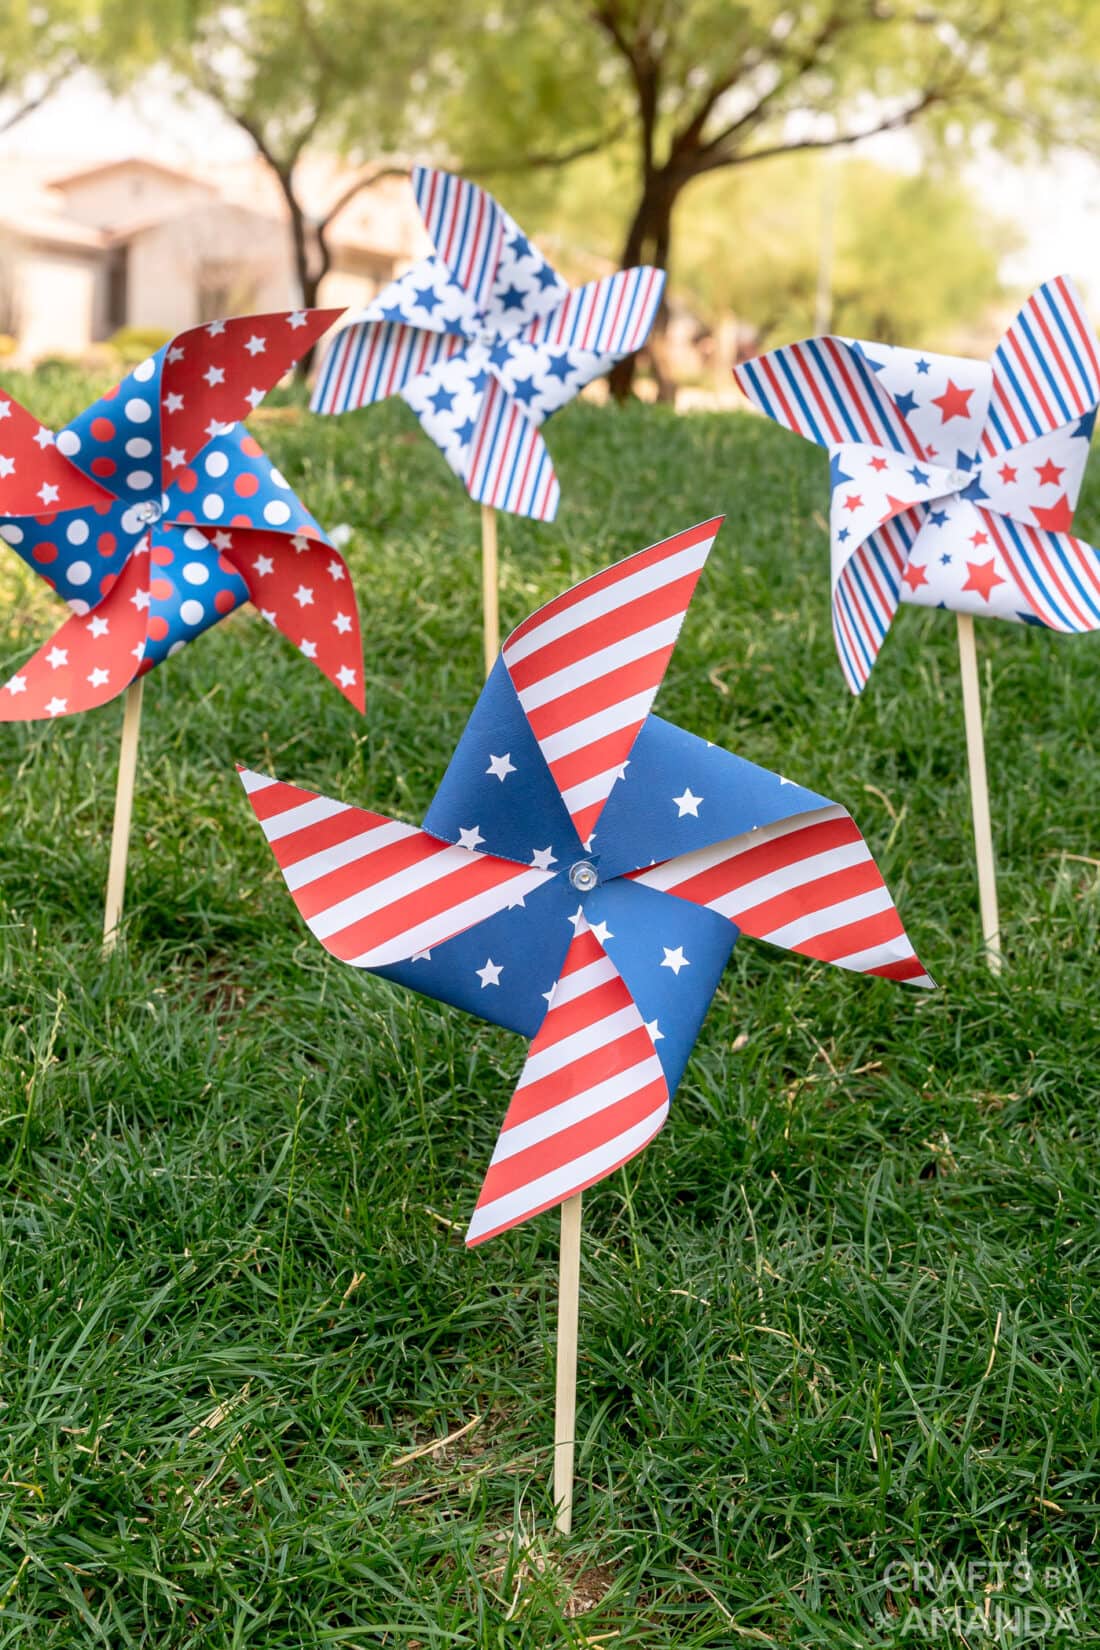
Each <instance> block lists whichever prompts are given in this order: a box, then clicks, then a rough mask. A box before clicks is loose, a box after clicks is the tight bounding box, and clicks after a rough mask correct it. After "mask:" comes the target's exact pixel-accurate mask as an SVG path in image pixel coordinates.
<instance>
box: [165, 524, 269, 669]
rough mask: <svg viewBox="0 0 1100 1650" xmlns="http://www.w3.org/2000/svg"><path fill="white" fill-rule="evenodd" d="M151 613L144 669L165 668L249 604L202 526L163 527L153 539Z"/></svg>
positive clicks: (243, 589)
mask: <svg viewBox="0 0 1100 1650" xmlns="http://www.w3.org/2000/svg"><path fill="white" fill-rule="evenodd" d="M149 559H150V563H151V568H150V578H149V596H150V602H149V612H148V616H147V623H146V640H145V654H144V657H143V660H142V670H143V671H146V670H152V668H153V666H154V665H159V664H163V662H164V660H165V659H167V658H168V656H169V654H172V653H177V652H178V651H179V649H180V648H181V647H183V646H185V645H186V643H188V642H193V641H194V640H195V639H196V637H198V636H201V635H202V634H203V632H204V631H206V630H209V629H210V628H211V627H212V626H213V625H216V624H217V623H218V621H219V620H220V619H224V618H226V617H227V616H228V614H230V613H232V612H233V610H234V609H235V608H238V607H240V605H241V603H242V602H243V601H245V600H246V599H247V596H248V591H247V588H246V586H245V584H244V581H243V580H242V579H241V578H240V576H239V574H238V573H237V570H236V568H235V567H234V566H233V564H232V562H230V561H228V560H227V559H226V558H225V557H224V556H223V555H220V554H219V552H218V549H217V546H216V545H215V544H214V543H212V542H211V539H210V537H209V536H208V535H207V534H205V533H201V532H200V531H199V529H198V528H197V527H186V528H182V527H173V526H170V525H169V524H168V523H167V522H163V521H161V522H158V523H157V525H156V526H155V527H154V528H152V529H151V531H150V534H149Z"/></svg>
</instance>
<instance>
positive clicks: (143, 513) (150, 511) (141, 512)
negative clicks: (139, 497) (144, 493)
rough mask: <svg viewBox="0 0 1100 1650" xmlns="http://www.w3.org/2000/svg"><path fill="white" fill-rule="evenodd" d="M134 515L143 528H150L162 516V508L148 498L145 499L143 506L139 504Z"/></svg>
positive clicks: (153, 499) (161, 505) (152, 499)
mask: <svg viewBox="0 0 1100 1650" xmlns="http://www.w3.org/2000/svg"><path fill="white" fill-rule="evenodd" d="M134 513H135V515H136V516H137V519H138V520H139V521H140V522H141V523H142V525H143V526H145V527H152V526H154V525H155V523H156V522H158V521H159V520H160V518H161V516H163V514H164V506H163V504H159V503H158V502H157V500H156V499H155V498H150V499H146V501H145V503H144V504H139V505H138V506H137V507H136V509H135V512H134Z"/></svg>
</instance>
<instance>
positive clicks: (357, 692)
mask: <svg viewBox="0 0 1100 1650" xmlns="http://www.w3.org/2000/svg"><path fill="white" fill-rule="evenodd" d="M222 541H224V543H223V542H222ZM216 542H217V543H218V544H219V545H220V546H221V554H222V558H223V559H224V560H225V561H226V562H227V563H229V564H230V565H231V566H232V567H233V569H234V570H235V571H236V573H238V574H239V576H240V578H241V579H242V580H243V581H244V584H245V586H246V587H247V590H248V595H249V597H250V598H251V600H252V602H253V604H254V605H255V606H256V607H258V608H259V610H260V612H261V614H262V615H263V617H264V618H265V619H266V620H267V622H268V623H269V624H272V625H274V626H275V628H276V629H277V630H281V631H282V633H283V635H284V636H286V637H288V638H289V639H290V641H292V642H293V643H294V646H295V647H296V648H297V649H298V651H299V653H302V654H304V655H305V657H306V658H307V659H311V660H312V661H313V663H314V664H315V665H316V666H317V668H318V670H319V671H321V673H322V674H323V675H325V676H327V677H328V679H329V681H330V682H333V683H335V685H336V686H337V687H338V688H339V689H340V692H341V693H342V694H343V695H344V697H345V698H346V699H349V700H350V701H351V703H352V704H353V705H354V706H355V708H356V710H359V711H362V710H363V709H364V706H365V699H364V687H363V643H362V639H361V637H360V633H359V607H358V603H357V602H356V599H355V587H354V586H353V584H352V582H351V575H350V574H349V572H348V568H347V563H346V562H345V561H344V558H343V556H341V554H340V552H339V551H338V550H335V549H333V548H332V546H331V545H329V544H325V543H319V542H318V541H316V540H309V539H306V538H297V537H296V538H290V539H288V538H286V537H284V536H283V535H282V534H281V533H274V532H255V531H253V530H251V529H248V528H243V529H241V528H234V529H233V531H232V532H229V533H219V534H218V535H217V538H216Z"/></svg>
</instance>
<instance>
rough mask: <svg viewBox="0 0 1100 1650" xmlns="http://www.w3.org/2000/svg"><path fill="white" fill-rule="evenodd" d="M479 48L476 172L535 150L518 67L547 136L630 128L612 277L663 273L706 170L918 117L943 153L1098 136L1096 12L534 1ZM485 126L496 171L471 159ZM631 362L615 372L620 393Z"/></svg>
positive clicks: (1016, 3) (961, 2) (845, 1)
mask: <svg viewBox="0 0 1100 1650" xmlns="http://www.w3.org/2000/svg"><path fill="white" fill-rule="evenodd" d="M484 46H485V49H482V50H479V53H478V57H477V62H476V63H475V64H474V65H472V74H471V77H470V83H469V86H468V88H467V90H466V94H465V95H466V96H467V97H468V98H470V99H472V107H473V108H474V109H477V110H480V111H481V115H482V130H481V134H480V141H481V145H482V155H483V159H482V165H483V167H484V169H485V170H486V172H487V173H490V172H492V170H493V169H494V166H495V165H499V166H502V167H505V168H507V167H514V166H516V165H517V164H518V157H520V156H521V155H522V154H523V152H524V151H525V150H526V149H530V147H531V144H530V138H529V131H530V128H529V127H528V128H527V130H524V121H525V118H526V117H528V116H529V112H530V104H531V98H530V96H521V98H520V99H519V103H518V107H517V106H516V104H515V103H514V102H513V101H512V99H511V98H510V96H509V88H510V87H514V86H515V84H516V82H517V79H519V78H520V76H521V74H522V73H523V72H524V71H526V73H527V74H528V75H529V76H530V77H531V79H532V82H533V83H534V84H535V85H536V86H537V87H538V99H539V104H540V106H541V108H542V110H543V111H544V112H545V114H546V116H547V119H548V120H550V119H551V118H552V121H553V124H554V125H555V126H557V127H559V128H560V127H561V126H562V125H563V124H571V126H572V127H573V129H576V128H578V127H581V128H587V129H593V130H596V129H601V130H602V132H603V134H604V140H605V141H610V140H611V138H612V136H613V134H615V133H617V132H619V131H621V130H622V129H623V127H624V123H625V125H626V126H627V127H628V129H629V130H630V132H631V134H632V139H633V145H634V181H633V188H632V196H631V200H630V204H629V207H628V212H627V218H626V228H625V234H624V236H623V240H622V243H621V248H620V262H621V264H622V265H623V266H624V267H625V266H626V265H629V264H634V263H638V262H641V261H649V262H651V263H655V264H657V265H658V266H659V267H661V268H667V267H668V265H669V262H670V257H671V253H672V233H673V223H674V214H675V211H676V208H677V206H678V204H679V202H680V201H681V198H682V196H683V194H684V192H685V190H687V189H688V188H689V186H692V185H694V184H695V183H696V182H697V181H698V180H699V179H701V178H704V177H707V176H708V175H711V174H714V173H716V172H720V171H725V170H729V169H732V168H740V167H746V166H749V165H755V164H756V163H757V162H760V161H763V160H766V159H772V158H774V157H777V156H780V155H790V154H793V153H799V152H805V151H811V150H817V149H827V148H836V147H843V146H847V145H850V144H852V143H855V142H857V141H858V140H859V139H861V138H864V137H867V136H869V135H871V134H874V133H878V132H883V131H887V130H892V129H897V128H900V127H904V126H908V125H911V124H913V123H915V122H918V121H919V122H921V123H922V125H923V126H924V127H925V128H926V129H927V130H928V131H929V132H930V133H932V134H933V135H935V136H937V137H938V138H939V139H940V140H941V141H951V140H952V139H956V140H957V139H958V137H959V136H960V135H961V134H965V133H966V132H968V131H972V130H974V129H975V128H983V129H984V130H985V131H986V132H988V133H989V134H991V135H992V136H993V137H994V138H996V139H998V140H1000V141H1011V142H1013V143H1016V144H1020V143H1023V142H1032V143H1035V142H1038V143H1040V144H1044V143H1051V142H1056V141H1060V140H1062V141H1067V142H1074V143H1082V142H1085V141H1092V142H1095V141H1096V138H1097V136H1098V133H1100V127H1098V117H1097V105H1096V99H1095V77H1096V71H1097V66H1098V64H1100V8H1098V7H1096V6H1095V4H1094V3H1093V0H1049V3H1047V4H1044V5H1042V6H1040V5H1038V4H1036V3H1034V0H800V3H797V4H795V3H792V0H738V3H736V4H735V3H732V0H543V3H542V4H541V5H540V7H539V8H537V10H536V11H532V10H530V9H529V8H503V9H502V11H501V12H500V13H499V14H497V16H496V22H495V25H494V27H493V28H492V29H491V30H487V31H486V36H485V42H484ZM490 122H491V126H492V130H493V132H494V134H495V142H496V148H497V157H498V159H497V161H494V158H493V156H491V155H490V156H485V154H484V147H485V127H486V125H487V124H489V123H490ZM540 138H541V141H542V144H543V146H544V145H545V127H544V128H543V131H542V133H540ZM464 141H465V147H466V149H468V150H471V152H472V146H471V144H470V139H469V132H468V131H467V132H466V133H464ZM632 365H633V364H632V362H629V361H627V362H624V363H622V364H621V366H620V367H619V368H617V369H616V371H615V373H614V374H613V375H612V378H613V387H614V388H615V389H616V391H617V392H618V393H620V394H622V393H625V391H626V390H627V389H628V388H629V384H630V379H631V373H632Z"/></svg>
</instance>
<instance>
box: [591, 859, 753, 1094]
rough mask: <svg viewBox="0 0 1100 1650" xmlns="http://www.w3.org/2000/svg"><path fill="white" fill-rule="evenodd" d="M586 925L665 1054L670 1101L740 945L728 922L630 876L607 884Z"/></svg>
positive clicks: (601, 888)
mask: <svg viewBox="0 0 1100 1650" xmlns="http://www.w3.org/2000/svg"><path fill="white" fill-rule="evenodd" d="M584 915H585V919H586V920H587V922H588V923H589V925H590V926H591V927H592V929H593V931H594V932H595V934H596V936H597V938H598V939H599V941H600V944H601V945H602V946H603V948H604V950H605V951H606V952H607V954H608V956H609V957H610V958H611V961H612V962H613V963H614V964H615V967H616V968H617V969H618V970H619V973H620V974H621V975H622V978H623V983H624V984H625V986H626V988H627V990H628V991H629V992H630V995H631V997H632V998H633V999H634V1001H635V1003H636V1004H637V1005H638V1011H639V1013H640V1014H641V1016H642V1019H643V1020H644V1021H645V1023H646V1028H647V1030H648V1031H649V1034H650V1037H651V1038H652V1039H653V1044H654V1047H655V1048H656V1050H657V1058H658V1059H659V1060H660V1062H661V1069H662V1070H663V1072H664V1074H665V1082H666V1083H667V1085H668V1092H669V1097H670V1098H671V1096H672V1095H674V1094H675V1093H676V1090H677V1087H678V1086H679V1083H680V1079H681V1077H682V1076H683V1074H684V1070H685V1067H686V1066H687V1063H688V1060H689V1059H690V1058H691V1051H692V1049H693V1048H694V1047H695V1039H696V1038H697V1037H698V1035H699V1030H700V1028H701V1026H702V1024H703V1020H704V1019H705V1017H706V1013H707V1010H708V1009H709V1007H710V1004H711V999H712V998H713V996H714V993H715V991H716V990H717V989H718V982H719V980H720V979H721V977H722V971H723V969H724V968H725V966H726V963H727V962H728V961H729V956H730V952H731V951H732V950H733V947H734V944H735V942H736V940H737V933H738V930H737V927H736V925H735V924H734V923H732V922H730V921H729V920H728V919H727V918H726V917H724V916H722V915H720V914H718V913H716V912H714V911H710V910H708V909H707V908H706V906H703V905H696V904H693V903H691V902H690V901H689V900H681V899H674V898H673V897H672V896H671V895H669V894H664V893H661V892H659V891H658V890H656V889H653V888H646V887H644V886H643V885H642V884H641V883H640V882H638V881H635V880H632V879H630V878H627V877H616V878H615V879H614V881H611V882H602V883H601V884H600V886H599V887H598V888H596V889H595V890H594V891H593V893H591V894H590V895H589V896H588V897H587V898H586V899H585V901H584Z"/></svg>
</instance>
